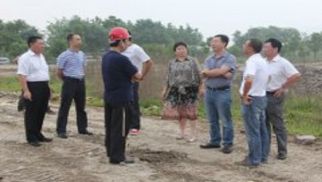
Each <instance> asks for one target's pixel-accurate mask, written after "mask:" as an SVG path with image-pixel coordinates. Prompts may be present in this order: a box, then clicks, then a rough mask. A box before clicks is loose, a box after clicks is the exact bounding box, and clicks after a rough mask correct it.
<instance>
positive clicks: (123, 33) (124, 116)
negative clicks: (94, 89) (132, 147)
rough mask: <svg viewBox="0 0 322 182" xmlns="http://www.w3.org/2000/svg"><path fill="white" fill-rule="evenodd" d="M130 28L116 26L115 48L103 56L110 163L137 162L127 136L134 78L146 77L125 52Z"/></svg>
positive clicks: (111, 34)
mask: <svg viewBox="0 0 322 182" xmlns="http://www.w3.org/2000/svg"><path fill="white" fill-rule="evenodd" d="M128 38H129V34H128V30H127V29H125V28H122V27H115V28H113V29H112V30H111V31H110V32H109V41H110V46H111V50H110V51H109V52H107V53H106V54H105V55H104V56H103V60H102V74H103V81H104V89H105V91H104V102H105V129H106V138H105V145H106V150H107V156H108V157H109V158H110V163H112V164H120V163H125V164H126V163H133V162H134V161H133V160H130V159H128V158H126V157H125V145H126V137H127V135H128V132H129V127H130V123H131V120H132V115H133V111H134V110H133V99H134V98H133V81H135V80H140V79H142V75H141V74H140V73H139V72H138V69H137V68H136V67H135V66H134V65H133V64H132V63H131V62H130V60H129V59H128V58H127V57H126V56H123V55H122V54H121V52H123V51H124V50H125V49H126V48H127V44H126V41H127V39H128Z"/></svg>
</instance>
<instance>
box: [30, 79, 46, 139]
mask: <svg viewBox="0 0 322 182" xmlns="http://www.w3.org/2000/svg"><path fill="white" fill-rule="evenodd" d="M27 85H28V88H29V90H30V92H31V95H32V100H31V101H30V100H25V106H26V110H25V129H26V138H27V141H28V142H38V141H40V140H43V139H44V136H43V134H42V133H41V129H42V125H43V122H44V118H45V114H46V110H47V107H48V100H49V96H50V90H49V86H48V82H28V83H27Z"/></svg>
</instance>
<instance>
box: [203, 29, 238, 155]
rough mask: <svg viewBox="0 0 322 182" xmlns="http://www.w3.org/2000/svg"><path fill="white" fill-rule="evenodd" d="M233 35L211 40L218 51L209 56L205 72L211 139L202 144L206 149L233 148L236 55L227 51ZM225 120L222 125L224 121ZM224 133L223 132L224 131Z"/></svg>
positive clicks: (205, 64) (226, 151) (206, 102)
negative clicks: (233, 85)
mask: <svg viewBox="0 0 322 182" xmlns="http://www.w3.org/2000/svg"><path fill="white" fill-rule="evenodd" d="M228 43H229V38H228V37H227V36H226V35H221V34H219V35H216V36H214V37H213V39H212V40H211V48H212V49H213V52H214V54H213V55H211V56H210V57H209V58H207V59H206V60H205V63H204V68H205V69H204V70H203V71H202V75H203V76H204V77H205V81H204V89H205V90H206V91H205V105H206V108H207V115H208V120H209V123H210V132H209V133H210V140H209V142H208V143H206V144H204V145H201V146H200V147H201V148H203V149H211V148H220V147H221V144H223V146H224V147H223V149H222V152H223V153H225V154H229V153H231V152H232V146H233V140H234V129H233V121H232V115H231V84H232V79H233V74H234V73H235V71H236V58H235V56H234V55H232V54H230V53H229V52H227V50H226V48H227V45H228ZM219 121H221V122H222V129H221V127H220V122H219ZM221 133H222V134H221Z"/></svg>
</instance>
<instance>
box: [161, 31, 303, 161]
mask: <svg viewBox="0 0 322 182" xmlns="http://www.w3.org/2000/svg"><path fill="white" fill-rule="evenodd" d="M228 43H229V38H228V37H227V36H226V35H222V34H219V35H216V36H214V37H213V38H212V40H211V42H210V46H211V48H212V50H213V54H212V55H211V56H209V57H208V58H207V59H206V60H205V61H204V64H203V68H202V69H201V68H200V66H198V62H197V61H196V60H195V59H194V58H191V57H189V56H188V52H189V51H188V46H187V44H186V43H184V42H178V43H176V44H175V45H174V48H173V51H174V52H175V56H176V57H175V58H174V59H173V60H171V61H170V63H169V66H168V76H167V79H166V84H165V88H164V91H163V93H162V98H163V100H164V103H165V104H164V109H163V112H162V118H164V119H176V120H179V125H180V134H179V136H178V137H177V139H186V140H187V141H189V142H193V141H195V139H196V120H197V104H198V97H199V98H200V97H203V98H204V104H205V107H206V112H207V117H208V121H209V135H210V140H209V142H207V143H206V144H202V145H200V148H201V149H212V148H221V147H222V152H223V153H225V154H229V153H231V152H233V144H234V125H233V121H232V113H231V104H232V81H233V79H234V78H235V77H236V76H235V74H236V71H237V64H236V57H235V56H234V55H232V54H231V53H229V52H228V51H227V49H226V48H227V45H228ZM281 49H282V43H281V42H280V41H279V40H277V39H274V38H270V39H268V40H266V41H265V42H264V43H263V42H261V41H260V40H258V39H249V40H247V41H246V42H245V43H244V45H243V53H244V55H245V56H246V57H247V60H246V64H245V68H244V73H243V76H242V83H241V85H240V89H239V95H240V98H241V104H242V116H243V120H244V127H245V131H246V136H247V142H248V155H247V156H246V157H245V160H243V161H241V162H239V164H241V165H244V166H249V167H256V166H259V165H260V164H262V163H266V162H267V159H268V154H269V152H270V145H271V130H272V128H273V130H274V132H275V134H276V138H277V146H278V155H277V159H280V160H284V159H286V158H287V129H286V126H285V123H284V120H283V103H284V99H285V96H286V93H287V91H288V89H289V87H291V86H292V85H293V84H294V83H295V82H297V81H298V80H299V79H300V77H301V74H300V73H299V72H298V70H297V69H296V68H295V67H294V65H292V64H291V63H290V61H288V60H286V59H285V58H283V57H281V56H280V54H279V53H280V51H281ZM186 120H191V131H192V132H191V135H190V136H187V134H186Z"/></svg>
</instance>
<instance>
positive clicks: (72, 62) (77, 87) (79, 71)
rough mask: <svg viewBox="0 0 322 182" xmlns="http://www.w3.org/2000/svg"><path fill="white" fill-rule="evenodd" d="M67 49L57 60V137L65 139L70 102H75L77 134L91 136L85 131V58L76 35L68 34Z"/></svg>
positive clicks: (80, 42) (80, 40) (78, 36)
mask: <svg viewBox="0 0 322 182" xmlns="http://www.w3.org/2000/svg"><path fill="white" fill-rule="evenodd" d="M67 42H68V46H69V48H68V49H67V50H66V51H64V52H63V53H61V54H60V55H59V56H58V58H57V67H58V71H57V75H58V77H59V78H60V79H62V80H63V86H62V91H61V102H60V108H59V112H58V118H57V129H56V132H57V136H58V137H60V138H67V133H66V125H67V118H68V113H69V109H70V106H71V103H72V101H73V100H74V101H75V106H76V115H77V128H78V133H79V134H83V135H93V134H92V133H91V132H89V131H88V130H87V114H86V111H85V104H86V92H85V66H86V56H85V54H84V53H83V52H82V51H81V50H80V48H81V45H82V39H81V37H80V35H78V34H74V33H71V34H68V35H67Z"/></svg>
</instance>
